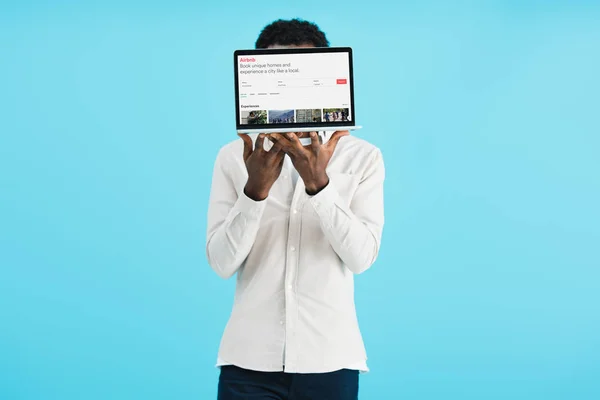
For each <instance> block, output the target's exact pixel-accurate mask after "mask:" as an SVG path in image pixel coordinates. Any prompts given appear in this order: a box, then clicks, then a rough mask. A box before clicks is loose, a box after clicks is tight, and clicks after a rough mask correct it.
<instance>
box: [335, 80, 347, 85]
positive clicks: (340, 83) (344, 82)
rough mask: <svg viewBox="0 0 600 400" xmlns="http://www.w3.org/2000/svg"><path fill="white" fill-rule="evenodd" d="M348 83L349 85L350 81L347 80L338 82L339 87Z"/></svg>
mask: <svg viewBox="0 0 600 400" xmlns="http://www.w3.org/2000/svg"><path fill="white" fill-rule="evenodd" d="M346 83H348V81H346V79H338V80H337V84H338V85H345V84H346Z"/></svg>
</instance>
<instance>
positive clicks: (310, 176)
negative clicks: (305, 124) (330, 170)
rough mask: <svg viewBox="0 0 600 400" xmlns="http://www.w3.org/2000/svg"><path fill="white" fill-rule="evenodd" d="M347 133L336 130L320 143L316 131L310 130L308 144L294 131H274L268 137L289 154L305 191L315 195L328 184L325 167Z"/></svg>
mask: <svg viewBox="0 0 600 400" xmlns="http://www.w3.org/2000/svg"><path fill="white" fill-rule="evenodd" d="M349 134H350V132H348V131H337V132H335V133H334V134H333V135H331V138H330V139H329V141H328V142H327V143H325V144H321V142H320V141H319V137H318V135H317V132H310V138H311V143H310V144H309V145H308V146H303V145H302V143H300V140H299V139H298V135H297V134H295V133H287V134H285V135H282V134H279V133H275V134H272V135H271V136H270V137H269V139H270V140H271V141H273V142H274V143H275V145H278V144H279V145H280V146H281V149H282V150H283V151H284V152H285V153H286V154H287V155H289V156H290V159H291V160H292V163H293V164H294V167H295V168H296V170H297V171H298V175H300V177H301V178H302V180H303V181H304V186H305V187H306V192H307V193H308V194H310V195H315V194H317V193H319V192H320V191H321V190H322V189H323V188H324V187H325V186H327V185H328V184H329V177H328V176H327V172H326V171H325V169H326V168H327V165H328V164H329V160H330V159H331V156H332V155H333V152H334V150H335V148H336V146H337V144H338V142H339V141H340V139H341V138H342V137H344V136H348V135H349Z"/></svg>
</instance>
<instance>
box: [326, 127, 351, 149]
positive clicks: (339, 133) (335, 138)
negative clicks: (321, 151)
mask: <svg viewBox="0 0 600 400" xmlns="http://www.w3.org/2000/svg"><path fill="white" fill-rule="evenodd" d="M349 134H350V132H348V131H336V132H334V133H333V135H331V138H330V139H329V141H328V142H327V146H328V147H329V148H330V149H331V150H333V149H335V147H336V146H337V144H338V142H339V141H340V139H341V138H343V137H344V136H348V135H349Z"/></svg>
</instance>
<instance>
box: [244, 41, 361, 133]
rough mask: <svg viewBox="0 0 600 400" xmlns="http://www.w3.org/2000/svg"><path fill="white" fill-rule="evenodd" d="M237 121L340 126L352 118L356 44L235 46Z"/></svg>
mask: <svg viewBox="0 0 600 400" xmlns="http://www.w3.org/2000/svg"><path fill="white" fill-rule="evenodd" d="M234 58H235V77H236V97H237V99H236V108H237V109H236V117H237V127H238V129H239V128H242V129H248V128H250V129H251V128H253V127H256V128H257V130H258V129H260V128H270V129H271V128H278V127H286V128H289V127H294V126H303V127H324V128H326V127H336V126H344V125H352V124H353V123H354V121H353V120H354V107H353V96H354V90H353V81H352V79H353V77H352V50H351V49H349V48H310V49H305V48H299V49H284V50H281V49H280V50H247V51H236V52H235V55H234Z"/></svg>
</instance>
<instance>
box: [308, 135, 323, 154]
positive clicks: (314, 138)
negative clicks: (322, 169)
mask: <svg viewBox="0 0 600 400" xmlns="http://www.w3.org/2000/svg"><path fill="white" fill-rule="evenodd" d="M309 135H310V148H311V150H312V151H314V152H316V151H318V150H319V147H321V142H320V141H319V135H317V132H311V133H310V134H309Z"/></svg>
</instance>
